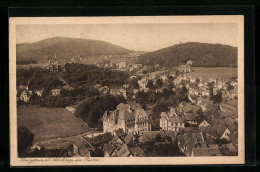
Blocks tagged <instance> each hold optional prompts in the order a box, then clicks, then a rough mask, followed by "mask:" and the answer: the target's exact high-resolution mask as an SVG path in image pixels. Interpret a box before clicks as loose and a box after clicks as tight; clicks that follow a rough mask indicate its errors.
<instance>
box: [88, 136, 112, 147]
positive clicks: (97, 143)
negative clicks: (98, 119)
mask: <svg viewBox="0 0 260 172" xmlns="http://www.w3.org/2000/svg"><path fill="white" fill-rule="evenodd" d="M84 138H85V140H86V141H87V142H88V143H90V144H91V145H93V146H94V147H95V148H101V147H102V146H103V145H104V144H105V143H108V142H109V141H110V140H112V139H113V136H112V134H111V133H104V134H100V135H98V136H95V137H91V138H89V137H84Z"/></svg>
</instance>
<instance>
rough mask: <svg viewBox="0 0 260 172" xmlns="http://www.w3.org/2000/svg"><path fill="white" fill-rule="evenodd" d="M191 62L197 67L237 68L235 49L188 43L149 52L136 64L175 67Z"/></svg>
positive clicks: (218, 45) (225, 46) (226, 46)
mask: <svg viewBox="0 0 260 172" xmlns="http://www.w3.org/2000/svg"><path fill="white" fill-rule="evenodd" d="M188 60H192V61H193V66H198V67H237V48H236V47H232V46H228V45H221V44H208V43H198V42H189V43H183V44H178V45H173V46H171V47H167V48H163V49H160V50H157V51H154V52H150V53H147V54H144V55H141V56H140V57H139V60H138V63H142V64H145V65H148V66H154V65H156V64H159V65H160V66H162V67H166V68H170V67H176V66H179V65H181V64H184V63H186V62H187V61H188Z"/></svg>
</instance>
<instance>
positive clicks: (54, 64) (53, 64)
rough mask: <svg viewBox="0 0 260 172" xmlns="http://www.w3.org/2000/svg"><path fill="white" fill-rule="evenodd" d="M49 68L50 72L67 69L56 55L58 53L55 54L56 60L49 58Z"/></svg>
mask: <svg viewBox="0 0 260 172" xmlns="http://www.w3.org/2000/svg"><path fill="white" fill-rule="evenodd" d="M47 69H48V70H49V71H50V72H60V71H64V70H65V65H64V64H61V63H60V62H59V61H58V58H57V57H56V54H55V57H54V60H49V64H48V66H47Z"/></svg>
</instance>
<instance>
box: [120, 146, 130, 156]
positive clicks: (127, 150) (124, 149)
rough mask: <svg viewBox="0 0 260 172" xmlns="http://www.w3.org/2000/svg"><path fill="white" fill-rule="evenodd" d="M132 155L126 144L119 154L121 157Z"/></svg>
mask: <svg viewBox="0 0 260 172" xmlns="http://www.w3.org/2000/svg"><path fill="white" fill-rule="evenodd" d="M130 154H131V152H130V151H129V149H128V147H127V145H126V144H124V145H123V146H122V148H121V149H120V150H119V151H118V152H117V155H118V156H119V157H128V156H129V155H130Z"/></svg>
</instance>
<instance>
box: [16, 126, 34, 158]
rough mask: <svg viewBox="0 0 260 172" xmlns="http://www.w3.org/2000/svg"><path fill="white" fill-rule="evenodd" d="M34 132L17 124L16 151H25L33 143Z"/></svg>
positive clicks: (20, 152)
mask: <svg viewBox="0 0 260 172" xmlns="http://www.w3.org/2000/svg"><path fill="white" fill-rule="evenodd" d="M33 139H34V134H33V133H32V132H31V131H30V130H29V129H28V128H27V127H24V126H18V153H19V154H22V153H24V152H26V150H27V149H28V148H30V147H31V146H32V145H33Z"/></svg>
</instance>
